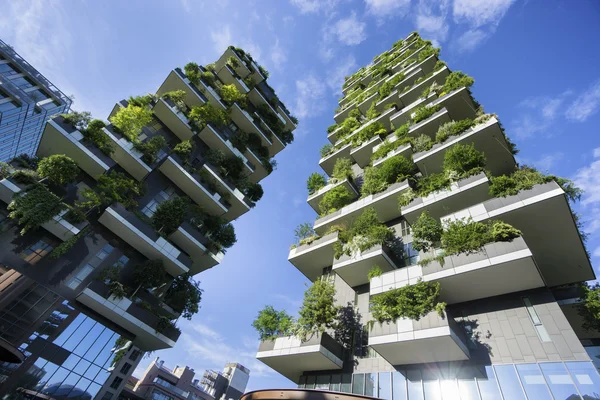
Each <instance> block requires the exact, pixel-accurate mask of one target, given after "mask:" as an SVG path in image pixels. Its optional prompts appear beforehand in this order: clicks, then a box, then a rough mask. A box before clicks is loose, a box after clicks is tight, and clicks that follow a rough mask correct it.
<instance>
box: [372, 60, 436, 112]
mask: <svg viewBox="0 0 600 400" xmlns="http://www.w3.org/2000/svg"><path fill="white" fill-rule="evenodd" d="M422 76H425V74H424V73H423V71H422V70H421V69H420V68H418V69H415V70H414V71H412V72H411V73H410V74H408V75H407V76H406V78H404V80H402V81H401V82H399V83H398V84H397V85H396V86H395V87H396V89H394V91H393V92H392V93H391V94H389V95H388V96H387V97H385V98H383V99H381V100H379V101H378V102H377V103H375V109H376V110H377V111H380V112H381V111H382V110H384V109H385V106H386V105H388V104H395V105H396V107H398V108H400V107H403V106H404V104H407V103H406V102H405V101H404V100H403V98H402V96H404V94H405V93H402V90H403V89H404V88H405V87H406V86H411V85H413V84H414V82H415V81H416V80H417V79H419V78H420V77H422ZM409 91H410V90H409ZM419 94H420V93H419ZM415 100H416V99H415ZM369 107H370V105H369Z"/></svg>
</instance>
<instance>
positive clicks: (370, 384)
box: [365, 373, 377, 397]
mask: <svg viewBox="0 0 600 400" xmlns="http://www.w3.org/2000/svg"><path fill="white" fill-rule="evenodd" d="M365 396H373V397H377V374H376V373H371V374H365Z"/></svg>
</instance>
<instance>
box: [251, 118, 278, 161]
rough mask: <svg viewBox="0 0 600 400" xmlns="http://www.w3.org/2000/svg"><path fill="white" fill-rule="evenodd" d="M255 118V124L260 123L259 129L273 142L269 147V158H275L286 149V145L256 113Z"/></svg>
mask: <svg viewBox="0 0 600 400" xmlns="http://www.w3.org/2000/svg"><path fill="white" fill-rule="evenodd" d="M253 118H254V121H255V122H256V121H258V125H259V128H260V129H262V131H263V132H265V133H266V134H267V135H268V137H269V140H270V141H271V142H272V144H271V146H270V147H269V157H273V156H274V155H276V154H277V153H279V152H280V151H281V150H283V149H284V148H285V144H283V142H282V141H281V139H279V137H278V136H277V135H276V134H275V132H273V130H271V128H270V127H269V125H267V123H266V122H265V121H264V120H263V119H262V117H261V116H260V115H259V114H258V113H257V112H256V111H255V112H254V116H253Z"/></svg>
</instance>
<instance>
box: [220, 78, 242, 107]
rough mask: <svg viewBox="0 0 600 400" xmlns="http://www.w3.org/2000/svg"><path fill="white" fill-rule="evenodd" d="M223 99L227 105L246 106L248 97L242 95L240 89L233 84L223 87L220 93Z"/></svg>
mask: <svg viewBox="0 0 600 400" xmlns="http://www.w3.org/2000/svg"><path fill="white" fill-rule="evenodd" d="M219 93H220V94H221V98H222V99H223V100H225V101H226V102H227V103H230V104H231V103H240V104H242V105H244V104H246V95H245V94H242V93H240V91H239V90H238V88H237V87H236V86H235V85H234V84H233V83H232V84H230V85H223V86H221V89H220V91H219Z"/></svg>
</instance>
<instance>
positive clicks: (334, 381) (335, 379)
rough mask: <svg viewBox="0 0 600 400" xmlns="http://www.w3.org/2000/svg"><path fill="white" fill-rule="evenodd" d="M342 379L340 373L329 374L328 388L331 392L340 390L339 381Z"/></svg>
mask: <svg viewBox="0 0 600 400" xmlns="http://www.w3.org/2000/svg"><path fill="white" fill-rule="evenodd" d="M341 381H342V376H341V375H340V374H335V375H331V386H330V387H329V390H331V391H333V392H339V391H340V382H341Z"/></svg>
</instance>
